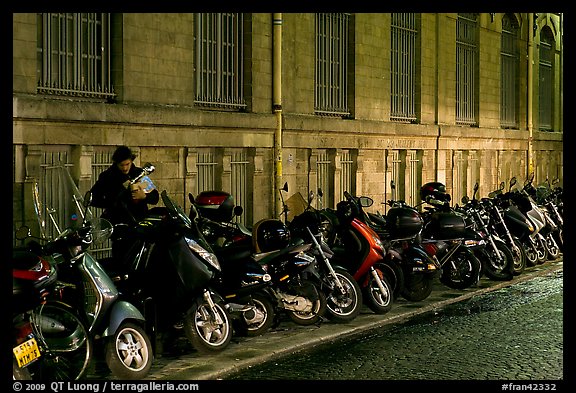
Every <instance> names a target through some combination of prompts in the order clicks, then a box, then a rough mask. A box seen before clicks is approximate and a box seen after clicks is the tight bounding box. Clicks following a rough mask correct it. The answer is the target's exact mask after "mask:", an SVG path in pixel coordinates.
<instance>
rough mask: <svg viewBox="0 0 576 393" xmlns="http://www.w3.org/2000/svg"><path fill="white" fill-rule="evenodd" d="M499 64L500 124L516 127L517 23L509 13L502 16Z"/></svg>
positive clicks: (506, 126)
mask: <svg viewBox="0 0 576 393" xmlns="http://www.w3.org/2000/svg"><path fill="white" fill-rule="evenodd" d="M500 66H501V71H500V126H501V127H502V128H518V67H519V54H518V23H517V22H516V18H514V16H511V15H504V17H503V18H502V36H501V47H500Z"/></svg>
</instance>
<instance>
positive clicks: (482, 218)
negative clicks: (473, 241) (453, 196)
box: [456, 182, 514, 281]
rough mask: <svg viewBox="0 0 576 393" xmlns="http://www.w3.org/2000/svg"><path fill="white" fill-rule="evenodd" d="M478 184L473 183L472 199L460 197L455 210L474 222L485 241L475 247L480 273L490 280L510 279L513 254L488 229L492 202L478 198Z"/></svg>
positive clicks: (475, 227) (502, 241) (495, 234)
mask: <svg viewBox="0 0 576 393" xmlns="http://www.w3.org/2000/svg"><path fill="white" fill-rule="evenodd" d="M479 187H480V186H479V184H478V182H476V183H475V184H474V192H473V194H472V199H469V198H468V197H467V196H464V197H462V204H463V205H462V206H460V207H457V208H456V210H457V211H460V212H462V213H464V214H465V215H467V217H469V218H470V219H471V220H472V221H473V223H474V229H475V230H476V231H477V232H478V233H479V234H480V235H481V236H482V238H483V239H484V240H485V242H486V247H484V248H478V249H476V252H475V255H476V257H478V259H480V261H481V262H482V274H485V275H486V276H487V277H488V278H490V279H491V280H500V281H502V280H511V279H512V278H513V276H514V274H513V269H514V256H513V255H512V251H511V250H510V248H509V247H508V245H506V243H505V242H504V240H502V239H501V238H500V237H499V236H498V234H497V233H496V232H494V231H492V230H490V214H488V211H487V210H488V209H492V203H491V201H490V200H489V199H488V198H482V200H478V199H477V198H476V194H477V193H478V189H479Z"/></svg>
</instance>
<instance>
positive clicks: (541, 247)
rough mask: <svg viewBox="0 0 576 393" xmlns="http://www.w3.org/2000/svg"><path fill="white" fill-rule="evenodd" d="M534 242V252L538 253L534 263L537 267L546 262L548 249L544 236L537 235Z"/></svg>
mask: <svg viewBox="0 0 576 393" xmlns="http://www.w3.org/2000/svg"><path fill="white" fill-rule="evenodd" d="M536 241H537V246H536V252H537V253H538V261H536V263H537V264H538V265H542V264H543V263H544V262H546V261H547V260H548V247H547V246H546V240H545V239H544V236H540V235H538V236H537V237H536Z"/></svg>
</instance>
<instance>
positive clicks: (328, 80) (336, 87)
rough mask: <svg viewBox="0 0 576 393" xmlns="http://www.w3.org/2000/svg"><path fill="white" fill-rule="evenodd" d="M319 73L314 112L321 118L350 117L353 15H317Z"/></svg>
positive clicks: (317, 75) (316, 71)
mask: <svg viewBox="0 0 576 393" xmlns="http://www.w3.org/2000/svg"><path fill="white" fill-rule="evenodd" d="M315 22H316V23H315V30H316V70H315V75H314V80H315V90H314V111H315V113H317V114H321V115H334V116H347V115H349V114H350V108H349V106H348V86H347V85H348V75H347V73H348V26H349V22H350V14H342V13H319V14H316V21H315Z"/></svg>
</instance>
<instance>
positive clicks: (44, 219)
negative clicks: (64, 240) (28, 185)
mask: <svg viewBox="0 0 576 393" xmlns="http://www.w3.org/2000/svg"><path fill="white" fill-rule="evenodd" d="M32 195H33V204H34V212H35V215H36V218H37V220H38V225H39V228H40V235H41V236H42V237H43V238H47V239H54V238H56V237H57V236H58V235H59V234H61V233H62V232H63V231H64V230H65V229H66V228H76V227H78V226H80V225H82V222H83V220H84V219H86V220H93V219H94V214H93V213H92V211H91V210H90V209H87V208H85V207H84V206H85V204H84V197H83V196H82V194H81V193H80V190H79V189H78V186H77V185H76V183H75V182H74V179H73V178H72V175H71V174H70V172H69V169H68V167H66V166H64V165H57V166H55V167H51V168H50V170H49V171H47V172H46V178H45V179H42V180H41V181H37V182H35V184H34V185H33V191H32Z"/></svg>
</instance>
